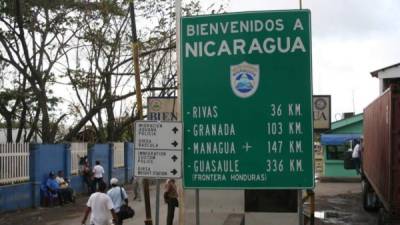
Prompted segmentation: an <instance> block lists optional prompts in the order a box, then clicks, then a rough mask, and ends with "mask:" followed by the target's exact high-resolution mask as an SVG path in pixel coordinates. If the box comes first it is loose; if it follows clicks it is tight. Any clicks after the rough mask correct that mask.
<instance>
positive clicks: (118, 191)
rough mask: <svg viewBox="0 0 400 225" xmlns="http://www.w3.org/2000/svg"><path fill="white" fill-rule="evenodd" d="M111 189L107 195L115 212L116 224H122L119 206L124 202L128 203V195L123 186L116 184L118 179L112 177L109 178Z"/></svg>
mask: <svg viewBox="0 0 400 225" xmlns="http://www.w3.org/2000/svg"><path fill="white" fill-rule="evenodd" d="M110 184H111V189H110V190H109V191H108V192H107V195H108V196H110V198H111V200H112V202H113V204H114V211H115V213H116V214H117V217H118V218H117V223H116V225H122V215H121V214H120V210H119V209H120V208H121V206H122V205H123V204H124V203H125V204H126V205H128V195H127V194H126V191H125V189H124V188H123V187H120V186H118V179H117V178H115V177H114V178H112V179H111V180H110Z"/></svg>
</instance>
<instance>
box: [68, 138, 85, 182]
mask: <svg viewBox="0 0 400 225" xmlns="http://www.w3.org/2000/svg"><path fill="white" fill-rule="evenodd" d="M84 156H87V143H86V142H73V143H71V174H74V175H75V174H78V172H79V161H80V159H81V158H82V157H84Z"/></svg>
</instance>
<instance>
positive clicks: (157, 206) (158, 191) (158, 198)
mask: <svg viewBox="0 0 400 225" xmlns="http://www.w3.org/2000/svg"><path fill="white" fill-rule="evenodd" d="M156 182H157V183H156V225H159V224H160V178H157V179H156Z"/></svg>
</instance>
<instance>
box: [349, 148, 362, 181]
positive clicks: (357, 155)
mask: <svg viewBox="0 0 400 225" xmlns="http://www.w3.org/2000/svg"><path fill="white" fill-rule="evenodd" d="M354 144H355V146H354V149H353V153H352V154H351V158H352V160H353V163H354V168H355V170H356V172H357V174H361V171H360V167H361V145H360V141H359V140H354Z"/></svg>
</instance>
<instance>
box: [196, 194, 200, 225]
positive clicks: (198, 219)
mask: <svg viewBox="0 0 400 225" xmlns="http://www.w3.org/2000/svg"><path fill="white" fill-rule="evenodd" d="M195 201H196V225H200V190H199V189H196V199H195Z"/></svg>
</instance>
